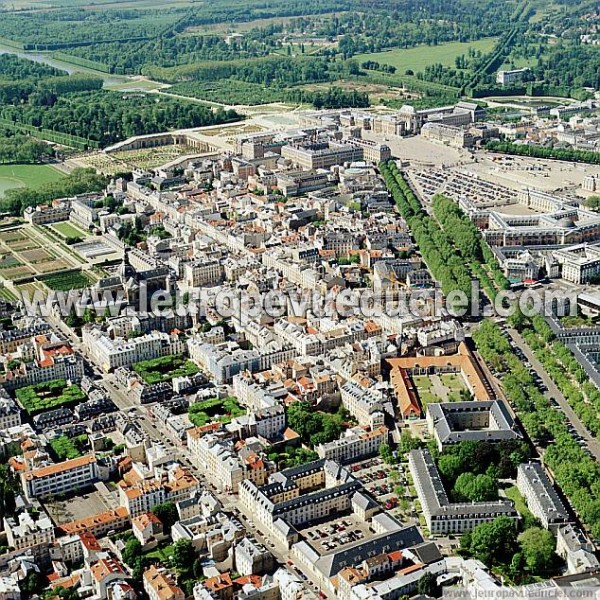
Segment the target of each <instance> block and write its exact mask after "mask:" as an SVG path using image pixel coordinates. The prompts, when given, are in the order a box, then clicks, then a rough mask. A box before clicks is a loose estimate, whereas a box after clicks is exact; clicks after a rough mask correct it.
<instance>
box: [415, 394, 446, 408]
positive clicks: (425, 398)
mask: <svg viewBox="0 0 600 600" xmlns="http://www.w3.org/2000/svg"><path fill="white" fill-rule="evenodd" d="M419 400H420V401H421V406H422V407H423V412H425V411H426V410H427V405H428V404H436V403H438V402H441V401H442V399H441V398H438V396H436V395H435V394H432V393H431V392H428V391H426V390H423V391H421V390H419Z"/></svg>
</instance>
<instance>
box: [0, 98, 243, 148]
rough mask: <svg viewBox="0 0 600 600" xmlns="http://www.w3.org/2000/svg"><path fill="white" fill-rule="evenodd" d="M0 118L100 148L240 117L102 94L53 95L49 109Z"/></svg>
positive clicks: (13, 111)
mask: <svg viewBox="0 0 600 600" xmlns="http://www.w3.org/2000/svg"><path fill="white" fill-rule="evenodd" d="M0 117H1V118H3V119H6V120H9V121H15V122H19V123H25V124H27V125H31V126H34V127H41V128H43V129H48V130H51V131H59V132H65V133H69V134H71V135H75V136H78V137H81V138H87V139H89V140H93V141H95V142H98V143H99V144H100V145H101V146H107V145H110V144H113V143H115V142H117V141H119V140H123V139H126V138H128V137H131V136H134V135H142V134H149V133H157V132H159V131H165V130H167V129H180V128H184V127H201V126H203V125H218V124H221V123H228V122H231V121H235V120H238V119H239V118H240V117H239V115H238V114H237V113H236V112H235V111H232V110H229V111H223V110H217V111H212V110H211V109H210V108H208V107H206V106H202V105H199V104H195V103H193V102H185V101H181V100H176V99H173V98H168V97H160V96H157V95H150V94H128V95H123V94H119V93H117V92H109V91H104V90H102V91H95V92H83V93H73V94H65V95H62V96H57V97H55V98H54V101H53V102H52V103H50V104H42V105H34V104H30V103H26V104H19V105H18V106H3V107H1V108H0Z"/></svg>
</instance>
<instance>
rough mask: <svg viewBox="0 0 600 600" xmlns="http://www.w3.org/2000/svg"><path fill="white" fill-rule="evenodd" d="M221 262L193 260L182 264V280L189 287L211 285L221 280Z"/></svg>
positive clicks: (222, 272)
mask: <svg viewBox="0 0 600 600" xmlns="http://www.w3.org/2000/svg"><path fill="white" fill-rule="evenodd" d="M223 274H224V271H223V265H222V261H221V260H215V259H206V260H194V261H191V262H186V263H184V264H183V280H184V282H185V284H186V285H187V286H189V287H194V288H195V287H200V286H203V285H213V284H216V283H219V281H221V280H222V279H223Z"/></svg>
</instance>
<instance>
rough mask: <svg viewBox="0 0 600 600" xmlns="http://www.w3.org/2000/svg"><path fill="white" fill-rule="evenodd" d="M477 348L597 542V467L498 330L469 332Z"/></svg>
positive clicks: (486, 327)
mask: <svg viewBox="0 0 600 600" xmlns="http://www.w3.org/2000/svg"><path fill="white" fill-rule="evenodd" d="M473 339H474V340H475V342H476V344H477V348H478V350H479V352H480V354H481V356H482V357H483V359H484V360H485V361H486V363H487V364H489V365H490V367H491V368H492V369H494V370H495V371H496V372H498V373H500V374H502V375H503V379H502V384H503V386H504V389H505V391H506V394H507V397H508V398H509V399H510V401H511V403H512V404H513V406H514V407H515V409H516V411H517V413H518V415H519V418H520V420H521V423H522V424H523V426H524V427H525V429H526V430H527V432H528V434H529V436H530V437H531V438H532V439H534V440H535V441H536V442H537V444H538V445H540V446H542V447H544V448H545V451H544V453H543V457H542V459H543V461H544V463H545V464H546V465H547V466H548V467H549V468H550V469H551V470H552V472H553V474H554V477H555V479H556V482H557V483H558V485H560V487H561V488H562V490H563V492H564V493H565V495H566V496H567V497H568V498H569V500H570V501H571V503H572V505H573V507H574V508H575V509H576V510H577V512H578V514H579V516H580V517H581V520H582V521H583V522H584V523H585V524H586V525H587V527H588V528H589V530H590V531H591V533H592V535H593V537H594V538H596V539H597V538H600V465H599V464H598V463H597V462H596V461H595V460H594V459H593V458H592V457H590V456H589V455H588V454H586V453H585V452H584V451H583V450H582V449H581V447H580V446H579V445H578V444H577V443H576V441H575V440H574V439H573V437H572V436H571V435H570V434H569V431H568V429H567V424H566V417H565V416H564V414H563V413H561V412H559V411H557V410H554V409H553V407H552V405H551V404H550V401H549V399H548V398H547V397H546V396H544V394H542V393H541V392H540V390H539V389H538V387H537V386H536V385H535V382H534V380H533V377H532V375H531V373H530V372H529V371H528V370H527V369H526V368H525V366H524V365H523V364H522V362H521V361H520V360H519V358H518V357H517V356H515V354H514V351H513V348H512V346H511V344H510V342H509V341H508V339H507V338H506V337H505V336H504V335H503V333H502V331H501V330H500V328H499V326H498V325H497V324H496V323H494V322H493V321H491V320H486V321H483V322H482V324H481V325H480V327H479V329H478V330H476V331H475V332H473Z"/></svg>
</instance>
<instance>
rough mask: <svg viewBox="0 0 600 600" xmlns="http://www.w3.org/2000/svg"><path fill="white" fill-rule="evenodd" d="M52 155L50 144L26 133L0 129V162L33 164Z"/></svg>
mask: <svg viewBox="0 0 600 600" xmlns="http://www.w3.org/2000/svg"><path fill="white" fill-rule="evenodd" d="M52 156H54V150H53V148H52V146H50V145H48V144H46V143H44V142H40V141H37V140H36V139H34V138H32V137H29V136H26V135H20V134H15V133H14V132H12V131H6V130H5V131H2V129H0V164H10V163H19V164H35V163H39V162H41V161H43V160H45V159H47V158H51V157H52Z"/></svg>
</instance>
